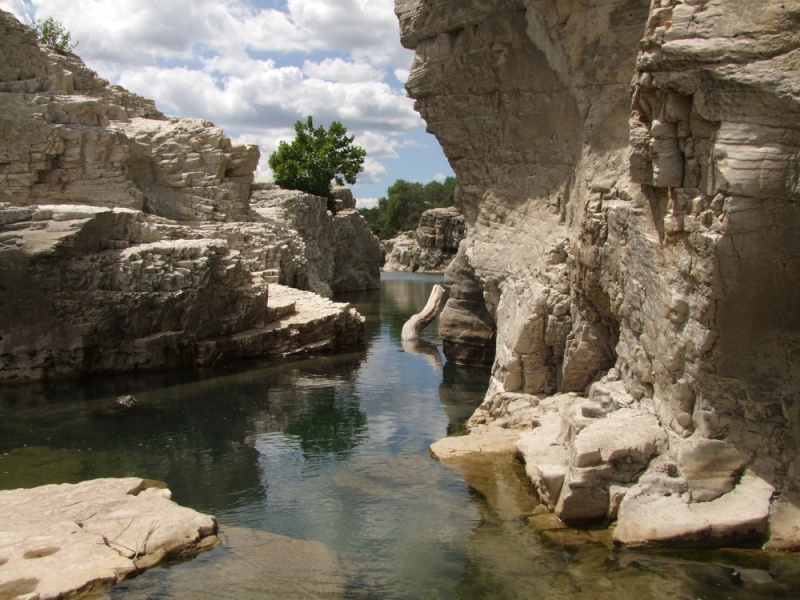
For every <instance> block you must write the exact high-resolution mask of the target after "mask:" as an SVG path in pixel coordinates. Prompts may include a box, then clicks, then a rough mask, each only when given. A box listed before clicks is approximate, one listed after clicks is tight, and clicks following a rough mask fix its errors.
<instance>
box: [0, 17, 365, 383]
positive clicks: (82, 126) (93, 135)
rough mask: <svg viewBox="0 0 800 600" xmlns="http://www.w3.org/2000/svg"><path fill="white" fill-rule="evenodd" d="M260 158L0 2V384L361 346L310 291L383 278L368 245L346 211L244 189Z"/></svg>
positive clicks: (348, 313)
mask: <svg viewBox="0 0 800 600" xmlns="http://www.w3.org/2000/svg"><path fill="white" fill-rule="evenodd" d="M258 159H259V150H258V148H257V147H256V146H253V145H248V144H238V143H236V142H234V141H232V140H231V139H229V138H228V137H227V136H225V134H224V133H223V132H222V130H220V129H219V128H217V127H215V126H214V125H213V124H211V123H209V122H207V121H203V120H200V119H185V118H181V117H170V116H166V115H164V114H162V113H161V112H159V111H158V110H157V109H156V107H155V105H154V103H153V102H152V101H150V100H146V99H144V98H140V97H139V96H136V95H135V94H132V93H130V92H128V91H126V90H124V89H123V88H121V87H119V86H111V85H109V84H108V82H107V81H105V80H103V79H101V78H99V77H98V76H97V75H96V74H95V73H94V72H93V71H91V70H89V69H88V68H86V66H85V65H84V64H83V63H82V62H81V60H80V59H79V58H78V57H77V56H75V55H74V54H71V53H59V52H55V51H53V50H52V49H49V48H47V47H45V46H43V45H39V44H38V43H37V40H36V36H35V34H34V33H33V32H32V31H31V30H30V29H29V28H27V27H25V26H23V25H22V24H20V23H19V22H18V21H17V20H16V19H14V17H13V16H11V15H10V14H8V13H6V12H3V11H0V380H6V381H8V380H20V379H32V378H33V379H36V378H50V377H61V376H75V375H79V374H83V373H96V372H109V371H130V370H136V371H140V370H159V369H169V368H175V367H188V366H206V367H208V366H214V365H222V364H224V363H227V362H232V361H235V360H240V359H244V358H252V357H276V356H285V355H288V354H295V353H302V352H318V351H323V350H333V349H337V348H341V347H352V346H355V345H357V344H358V343H360V341H361V339H362V337H363V332H364V324H363V319H362V318H361V316H360V315H359V314H358V313H357V312H356V311H355V310H354V309H353V308H352V307H350V306H349V305H346V304H337V303H333V302H330V301H328V300H325V299H324V298H321V297H320V296H318V295H317V294H323V295H325V296H330V295H331V294H332V293H333V292H337V291H347V290H360V289H370V288H374V287H378V285H379V277H380V273H379V269H380V242H379V240H378V239H377V238H375V237H374V236H372V234H371V233H370V232H369V228H368V227H367V225H366V223H365V222H364V221H363V219H362V218H361V217H360V216H359V215H358V214H357V213H356V212H355V211H354V210H352V209H350V210H342V211H340V213H339V214H337V215H336V216H334V215H332V214H330V213H329V212H328V211H327V210H326V207H325V200H324V199H322V198H316V197H313V196H308V195H306V194H303V193H300V192H287V191H282V190H274V189H273V190H260V191H256V192H255V193H253V191H252V189H251V188H252V183H253V178H254V172H255V168H256V165H257V163H258ZM312 292H313V293H312Z"/></svg>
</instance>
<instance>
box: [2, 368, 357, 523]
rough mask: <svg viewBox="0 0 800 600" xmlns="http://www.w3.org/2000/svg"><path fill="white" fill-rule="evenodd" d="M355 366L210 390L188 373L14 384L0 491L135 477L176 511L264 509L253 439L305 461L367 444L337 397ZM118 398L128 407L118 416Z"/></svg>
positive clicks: (240, 379)
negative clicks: (166, 497)
mask: <svg viewBox="0 0 800 600" xmlns="http://www.w3.org/2000/svg"><path fill="white" fill-rule="evenodd" d="M362 360H363V355H362V354H348V355H342V356H332V357H320V358H312V359H308V360H306V361H303V369H302V371H299V370H298V369H297V367H295V366H293V365H292V364H291V363H288V364H285V365H283V366H274V367H270V368H265V369H254V368H251V369H250V370H248V371H246V372H243V373H239V374H235V373H233V374H227V375H225V376H220V375H221V373H220V372H216V373H215V374H214V376H213V377H212V378H210V379H207V380H204V379H203V378H202V376H201V375H198V374H190V373H189V374H183V375H181V374H178V375H175V374H173V375H166V374H165V375H161V376H154V377H150V376H148V377H147V378H146V379H134V378H132V377H122V376H118V377H114V378H111V377H99V378H96V379H93V380H92V381H91V382H88V383H86V384H85V385H82V386H80V387H78V386H67V385H66V384H41V383H37V384H30V385H21V386H16V387H15V388H14V393H13V394H12V393H11V392H10V391H7V392H5V393H4V394H2V396H0V415H3V418H1V419H0V455H2V458H0V463H2V464H1V465H0V466H2V467H3V469H2V472H1V473H0V487H2V488H8V487H12V488H13V487H17V486H20V485H23V484H25V485H38V484H44V483H53V482H77V481H80V480H83V479H90V478H95V477H119V476H130V475H140V476H147V477H151V478H155V479H161V480H164V481H168V482H169V483H170V489H172V491H173V493H174V494H175V498H176V500H177V501H179V502H183V503H186V502H187V501H190V502H191V505H192V506H193V507H194V508H198V509H200V508H202V509H203V510H207V511H214V512H224V511H226V510H229V509H230V508H231V507H232V506H233V505H236V504H237V503H242V502H244V503H247V502H261V501H263V497H264V490H265V486H266V485H268V483H269V473H267V474H266V476H265V474H264V473H262V472H261V471H260V468H259V466H258V463H259V452H258V450H257V449H256V448H254V444H255V440H256V439H257V438H258V436H260V435H263V434H269V433H277V432H281V431H284V430H286V431H287V433H291V434H293V435H297V436H298V438H299V439H300V440H301V441H302V444H304V446H303V448H304V449H307V451H308V452H309V457H312V456H313V455H314V453H315V452H316V453H318V454H320V453H328V452H340V451H341V452H344V451H347V450H349V449H351V448H353V447H354V446H355V445H356V444H358V443H360V441H361V440H362V439H364V437H365V436H366V435H367V430H366V417H365V416H364V414H363V412H362V411H361V410H360V407H359V404H358V399H357V398H355V397H351V396H348V395H347V394H346V393H345V392H346V390H347V389H348V387H347V385H346V382H348V381H354V380H355V377H356V374H357V372H358V368H359V367H360V365H361V362H362ZM343 382H345V385H343ZM332 390H339V391H337V392H335V396H333V397H332V396H331V393H333V392H332ZM123 393H124V394H133V395H135V397H136V398H137V400H138V402H137V404H136V405H135V406H133V407H132V408H130V409H121V408H120V407H119V406H118V405H117V404H116V402H115V399H116V398H117V396H118V395H120V394H123ZM12 414H13V417H12V416H11V415H12ZM43 445H46V446H47V448H42V447H41V446H43ZM34 446H38V447H34ZM3 473H6V474H5V475H3ZM34 475H36V476H37V477H38V478H35V477H34Z"/></svg>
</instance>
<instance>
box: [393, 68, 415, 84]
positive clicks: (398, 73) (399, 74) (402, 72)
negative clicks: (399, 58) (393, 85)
mask: <svg viewBox="0 0 800 600" xmlns="http://www.w3.org/2000/svg"><path fill="white" fill-rule="evenodd" d="M410 74H411V70H410V69H395V70H394V77H395V79H397V81H399V82H400V83H402V84H403V85H405V84H406V81H408V76H409V75H410Z"/></svg>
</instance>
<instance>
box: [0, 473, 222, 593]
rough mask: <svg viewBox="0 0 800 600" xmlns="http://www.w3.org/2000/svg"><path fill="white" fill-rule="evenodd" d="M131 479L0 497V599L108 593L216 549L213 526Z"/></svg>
mask: <svg viewBox="0 0 800 600" xmlns="http://www.w3.org/2000/svg"><path fill="white" fill-rule="evenodd" d="M170 497H171V492H170V491H169V490H168V489H166V487H164V484H162V483H160V482H156V481H152V480H146V479H139V478H135V477H130V478H124V479H95V480H91V481H84V482H82V483H79V484H75V485H73V484H61V485H45V486H41V487H37V488H32V489H17V490H8V491H0V506H2V514H3V525H2V530H1V531H0V598H15V599H16V598H19V599H26V600H33V599H37V600H44V599H47V598H62V597H64V596H66V595H68V594H73V593H76V592H81V591H85V590H90V589H96V588H102V587H107V586H108V587H110V586H112V585H113V584H115V583H116V582H118V581H121V580H122V579H125V578H126V577H128V576H130V575H134V574H137V573H139V572H141V571H143V570H145V569H147V568H150V567H152V566H154V565H155V564H157V563H159V562H160V561H161V560H163V559H164V558H165V557H168V556H175V555H181V554H189V555H191V554H194V553H197V552H200V551H202V550H204V549H206V548H210V547H213V546H214V545H216V543H217V537H216V535H215V534H216V532H217V521H216V519H215V518H214V517H212V516H209V515H203V514H200V513H198V512H196V511H194V510H192V509H189V508H185V507H182V506H179V505H177V504H175V503H174V502H173V501H172V500H170Z"/></svg>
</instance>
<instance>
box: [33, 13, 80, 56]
mask: <svg viewBox="0 0 800 600" xmlns="http://www.w3.org/2000/svg"><path fill="white" fill-rule="evenodd" d="M31 29H33V31H34V32H36V36H37V37H38V38H39V41H40V42H42V43H43V44H45V45H47V46H50V47H51V48H53V49H55V50H58V51H59V52H72V50H74V49H75V48H77V47H78V42H73V41H72V34H71V33H70V32H69V31H67V30H66V29H65V28H64V26H63V25H62V24H61V23H59V22H58V21H56V20H55V19H54V18H53V17H47V18H46V19H45V20H43V21H34V22H33V24H32V25H31Z"/></svg>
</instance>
